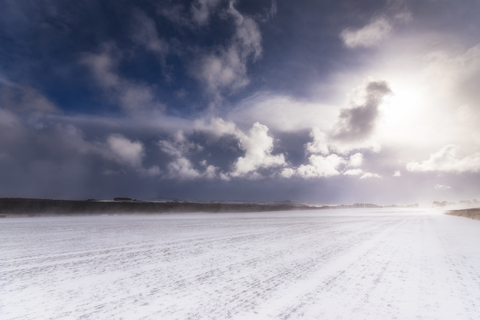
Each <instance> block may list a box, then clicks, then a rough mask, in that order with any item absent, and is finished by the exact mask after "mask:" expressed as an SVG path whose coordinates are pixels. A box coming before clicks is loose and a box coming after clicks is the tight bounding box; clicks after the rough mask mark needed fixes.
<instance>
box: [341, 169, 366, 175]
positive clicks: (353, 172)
mask: <svg viewBox="0 0 480 320" xmlns="http://www.w3.org/2000/svg"><path fill="white" fill-rule="evenodd" d="M362 173H363V170H362V169H350V170H347V171H345V172H343V174H344V175H346V176H359V175H361V174H362Z"/></svg>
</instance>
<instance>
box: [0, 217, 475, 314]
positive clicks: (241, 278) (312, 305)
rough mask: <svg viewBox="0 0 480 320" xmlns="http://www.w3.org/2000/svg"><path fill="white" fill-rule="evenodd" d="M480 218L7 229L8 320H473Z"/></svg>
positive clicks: (36, 222)
mask: <svg viewBox="0 0 480 320" xmlns="http://www.w3.org/2000/svg"><path fill="white" fill-rule="evenodd" d="M479 230H480V221H475V220H470V219H464V218H461V217H454V216H447V215H441V214H435V213H431V212H422V211H419V210H417V211H412V210H411V211H406V210H405V209H402V210H399V209H395V210H394V209H388V210H387V209H368V210H367V209H365V210H363V209H357V210H323V211H309V212H305V211H301V212H299V211H296V212H274V213H262V214H251V213H244V214H188V215H185V214H171V215H162V216H115V217H114V216H105V217H103V216H96V217H56V218H17V219H10V218H6V219H1V220H0V252H1V257H0V318H2V319H47V318H49V319H57V318H98V319H107V318H110V319H112V318H125V319H142V318H147V319H229V318H234V319H269V318H274V319H297V318H307V319H317V318H318V319H393V318H396V319H474V318H478V315H479V314H480V303H479V302H478V301H480V267H479V266H480V248H479V246H478V244H479V243H480V232H479Z"/></svg>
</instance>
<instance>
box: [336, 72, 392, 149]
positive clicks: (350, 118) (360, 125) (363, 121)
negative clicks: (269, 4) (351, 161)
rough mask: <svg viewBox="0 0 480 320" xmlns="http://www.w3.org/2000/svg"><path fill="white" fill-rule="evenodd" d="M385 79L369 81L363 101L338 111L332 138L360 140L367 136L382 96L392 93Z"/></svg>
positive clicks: (372, 129) (374, 121)
mask: <svg viewBox="0 0 480 320" xmlns="http://www.w3.org/2000/svg"><path fill="white" fill-rule="evenodd" d="M392 93H393V92H392V90H391V89H390V87H389V86H388V83H387V82H386V81H371V82H369V83H367V85H366V87H365V102H364V103H363V104H361V105H356V106H353V107H352V108H350V109H342V110H341V111H340V116H339V121H338V123H337V124H336V127H335V129H334V132H333V134H332V138H333V139H336V140H340V141H361V140H364V139H366V138H369V137H370V136H371V134H372V133H373V131H374V129H375V125H376V122H377V119H378V116H379V110H378V108H379V106H380V104H381V102H382V100H383V98H384V97H385V96H386V95H388V94H392Z"/></svg>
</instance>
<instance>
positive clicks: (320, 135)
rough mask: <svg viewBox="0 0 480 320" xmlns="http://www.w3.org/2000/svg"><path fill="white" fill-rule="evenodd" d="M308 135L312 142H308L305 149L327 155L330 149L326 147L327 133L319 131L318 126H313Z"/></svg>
mask: <svg viewBox="0 0 480 320" xmlns="http://www.w3.org/2000/svg"><path fill="white" fill-rule="evenodd" d="M310 137H312V138H313V141H312V142H308V143H307V145H306V149H307V151H308V152H310V153H321V154H323V155H328V154H329V153H330V150H329V148H328V137H327V134H326V133H325V132H323V131H321V130H320V129H319V128H313V129H312V131H311V132H310Z"/></svg>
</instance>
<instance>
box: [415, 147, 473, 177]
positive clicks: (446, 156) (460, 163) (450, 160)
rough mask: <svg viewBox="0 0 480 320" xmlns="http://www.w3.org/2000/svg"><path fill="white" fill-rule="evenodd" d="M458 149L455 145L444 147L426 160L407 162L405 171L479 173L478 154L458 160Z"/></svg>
mask: <svg viewBox="0 0 480 320" xmlns="http://www.w3.org/2000/svg"><path fill="white" fill-rule="evenodd" d="M458 149H459V147H458V146H457V145H454V144H450V145H446V146H444V147H443V148H442V149H440V150H439V151H438V152H436V153H432V154H431V155H430V158H429V159H428V160H425V161H422V162H415V161H411V162H409V163H408V164H407V170H408V171H414V172H458V173H460V172H479V171H480V153H479V152H477V153H474V154H472V155H469V156H466V157H463V158H458V157H457V151H458Z"/></svg>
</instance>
